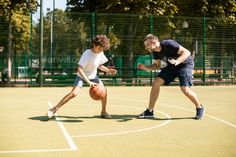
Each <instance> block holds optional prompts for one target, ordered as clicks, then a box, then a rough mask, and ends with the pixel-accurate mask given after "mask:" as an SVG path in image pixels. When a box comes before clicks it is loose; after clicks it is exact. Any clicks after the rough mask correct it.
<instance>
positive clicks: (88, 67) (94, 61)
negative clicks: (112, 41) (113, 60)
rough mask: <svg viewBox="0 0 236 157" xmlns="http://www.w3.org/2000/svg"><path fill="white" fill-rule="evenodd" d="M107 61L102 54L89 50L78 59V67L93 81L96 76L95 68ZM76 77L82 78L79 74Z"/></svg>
mask: <svg viewBox="0 0 236 157" xmlns="http://www.w3.org/2000/svg"><path fill="white" fill-rule="evenodd" d="M107 61H108V60H107V57H106V56H105V55H104V52H100V53H94V52H93V51H92V50H91V49H87V50H85V51H84V53H83V54H82V56H81V57H80V60H79V63H78V65H81V66H82V67H83V70H84V73H85V75H86V76H87V77H88V78H89V79H94V78H95V77H96V75H97V68H98V67H99V66H100V65H101V64H104V63H106V62H107ZM78 76H79V77H81V78H82V76H80V74H79V73H78Z"/></svg>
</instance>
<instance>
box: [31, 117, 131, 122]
mask: <svg viewBox="0 0 236 157" xmlns="http://www.w3.org/2000/svg"><path fill="white" fill-rule="evenodd" d="M111 116H112V118H111V120H117V122H127V121H130V120H133V119H135V118H136V115H111ZM56 117H57V118H56ZM56 117H55V116H53V117H52V118H51V119H49V118H48V117H47V116H35V117H29V118H28V119H31V120H38V121H42V122H47V121H59V122H69V123H74V122H83V121H84V120H81V119H104V118H102V117H101V116H100V115H95V116H91V117H90V116H62V115H57V116H56Z"/></svg>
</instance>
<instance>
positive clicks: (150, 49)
mask: <svg viewBox="0 0 236 157" xmlns="http://www.w3.org/2000/svg"><path fill="white" fill-rule="evenodd" d="M144 46H145V49H146V50H147V51H148V52H150V53H152V52H154V51H155V48H156V46H155V42H153V41H150V40H146V41H145V42H144Z"/></svg>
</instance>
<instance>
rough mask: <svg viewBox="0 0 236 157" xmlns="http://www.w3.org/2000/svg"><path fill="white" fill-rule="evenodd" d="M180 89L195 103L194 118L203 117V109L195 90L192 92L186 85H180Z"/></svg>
mask: <svg viewBox="0 0 236 157" xmlns="http://www.w3.org/2000/svg"><path fill="white" fill-rule="evenodd" d="M181 90H182V92H183V93H184V95H186V96H187V97H188V98H189V99H190V100H191V101H192V102H193V103H194V105H195V107H196V116H195V119H198V120H200V119H202V118H203V117H204V113H205V109H204V107H203V106H202V105H201V104H200V102H199V100H198V98H197V95H196V93H195V92H193V91H192V90H191V89H190V88H189V87H188V86H181Z"/></svg>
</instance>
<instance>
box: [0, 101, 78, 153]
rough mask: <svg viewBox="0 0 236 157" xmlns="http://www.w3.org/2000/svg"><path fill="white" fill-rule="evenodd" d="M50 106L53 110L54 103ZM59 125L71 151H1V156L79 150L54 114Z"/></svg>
mask: <svg viewBox="0 0 236 157" xmlns="http://www.w3.org/2000/svg"><path fill="white" fill-rule="evenodd" d="M48 105H49V107H50V108H52V107H53V106H52V103H51V102H50V101H48ZM54 116H55V118H56V121H57V124H58V125H59V127H60V129H61V131H62V132H63V135H64V136H65V138H66V141H67V143H68V144H69V146H70V149H33V150H9V151H0V154H9V153H35V152H59V151H72V150H77V149H78V148H77V146H76V145H75V143H74V142H73V140H72V138H71V136H70V135H69V133H68V132H67V130H66V128H65V127H64V125H63V124H62V122H60V118H58V117H57V116H56V114H54Z"/></svg>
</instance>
